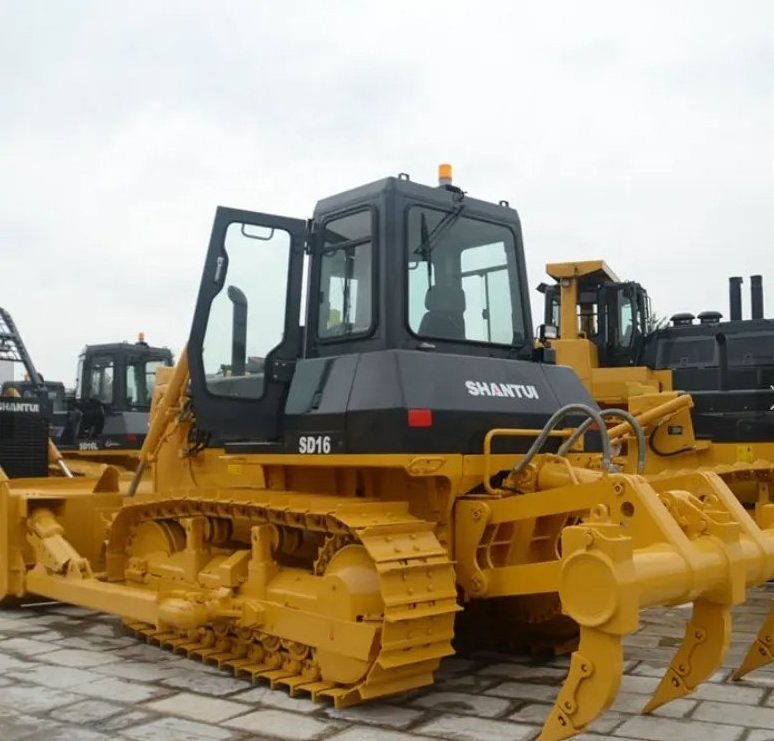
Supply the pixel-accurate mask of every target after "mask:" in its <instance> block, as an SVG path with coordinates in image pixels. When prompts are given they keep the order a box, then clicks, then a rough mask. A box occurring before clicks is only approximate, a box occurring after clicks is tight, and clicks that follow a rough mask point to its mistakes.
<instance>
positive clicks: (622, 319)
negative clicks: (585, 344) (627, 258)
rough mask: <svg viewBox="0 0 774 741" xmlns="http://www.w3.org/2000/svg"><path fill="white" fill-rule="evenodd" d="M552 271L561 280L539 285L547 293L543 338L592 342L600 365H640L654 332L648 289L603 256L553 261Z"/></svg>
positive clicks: (543, 292) (544, 293)
mask: <svg viewBox="0 0 774 741" xmlns="http://www.w3.org/2000/svg"><path fill="white" fill-rule="evenodd" d="M546 272H547V273H548V274H549V275H550V276H551V277H552V278H554V279H555V280H556V283H555V284H553V285H546V284H545V283H541V284H540V285H539V286H538V291H540V292H541V293H542V294H543V296H544V317H543V321H544V324H543V325H542V327H541V330H540V334H541V336H542V337H543V338H544V339H554V338H556V337H557V336H558V337H561V338H562V339H563V340H573V339H586V340H589V341H590V342H592V343H593V345H594V346H595V348H596V353H597V358H598V365H599V366H600V367H622V366H628V365H634V364H635V363H636V362H637V358H638V357H639V354H640V353H641V350H642V345H643V341H644V339H645V336H646V335H647V332H648V322H649V316H650V301H649V298H648V294H647V292H646V290H645V289H644V288H643V287H642V286H641V285H640V284H639V283H635V282H633V281H621V280H619V279H618V277H617V276H616V275H615V273H613V271H612V270H611V269H610V268H609V267H608V266H607V265H606V264H605V263H604V262H603V261H602V260H589V261H586V262H574V263H553V264H549V265H547V266H546ZM563 303H564V304H565V305H566V307H567V308H566V310H563V309H562V305H563Z"/></svg>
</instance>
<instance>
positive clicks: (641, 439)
mask: <svg viewBox="0 0 774 741" xmlns="http://www.w3.org/2000/svg"><path fill="white" fill-rule="evenodd" d="M600 415H601V416H602V417H621V418H622V419H625V420H626V421H627V422H628V423H629V425H631V428H632V430H634V435H635V437H636V438H637V473H644V471H645V457H646V455H647V443H646V440H645V430H643V429H642V425H641V424H640V423H639V422H638V421H637V418H636V417H635V416H634V415H633V414H631V413H630V412H627V411H626V410H625V409H602V410H601V411H600ZM592 422H593V420H592V419H591V418H589V419H586V420H584V421H583V423H582V424H581V425H579V426H578V429H577V430H575V432H573V433H572V435H570V437H569V438H567V440H565V441H564V442H563V443H562V445H561V447H560V448H559V451H558V453H559V455H566V454H567V451H568V450H569V449H570V448H571V447H572V446H573V445H575V443H576V442H577V441H578V439H579V438H580V436H581V435H583V433H584V432H586V430H588V428H589V427H590V426H591V424H592Z"/></svg>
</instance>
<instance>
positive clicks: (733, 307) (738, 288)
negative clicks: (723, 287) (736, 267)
mask: <svg viewBox="0 0 774 741" xmlns="http://www.w3.org/2000/svg"><path fill="white" fill-rule="evenodd" d="M742 282H743V279H742V278H741V277H740V276H734V277H733V278H729V279H728V303H729V314H730V315H731V316H730V317H729V318H730V319H731V321H732V322H735V321H738V320H740V319H741V318H742Z"/></svg>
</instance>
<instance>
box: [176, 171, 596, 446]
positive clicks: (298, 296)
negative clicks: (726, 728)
mask: <svg viewBox="0 0 774 741" xmlns="http://www.w3.org/2000/svg"><path fill="white" fill-rule="evenodd" d="M302 314H303V319H302ZM530 327H531V316H530V310H529V301H528V289H527V283H526V270H525V262H524V253H523V247H522V241H521V229H520V224H519V218H518V215H517V213H516V211H514V210H513V209H511V208H509V206H508V204H507V203H506V202H505V201H501V202H500V203H499V204H494V203H489V202H486V201H481V200H477V199H473V198H470V197H468V196H467V195H466V194H465V193H463V191H462V190H460V189H459V188H457V187H455V186H453V185H452V184H451V178H450V174H449V173H447V172H446V171H444V172H443V173H442V177H441V178H440V184H439V187H437V188H436V187H429V186H426V185H420V184H417V183H414V182H412V181H411V180H410V179H409V178H408V177H407V176H405V175H401V176H399V177H397V178H394V177H390V178H386V179H383V180H380V181H377V182H374V183H370V184H368V185H364V186H362V187H359V188H355V189H353V190H349V191H346V192H344V193H341V194H339V195H336V196H332V197H330V198H326V199H323V200H322V201H320V202H319V203H318V204H317V207H316V209H315V211H314V215H313V217H312V218H311V219H309V220H302V219H291V218H284V217H279V216H274V215H269V214H260V213H253V212H247V211H239V210H234V209H228V208H219V209H218V210H217V213H216V217H215V223H214V227H213V232H212V237H211V241H210V246H209V251H208V256H207V259H206V263H205V268H204V275H203V278H202V283H201V287H200V291H199V297H198V300H197V306H196V310H195V314H194V321H193V326H192V330H191V336H190V340H189V345H188V347H189V351H188V354H189V366H190V373H191V394H192V397H193V406H194V410H195V414H196V419H197V424H198V426H199V428H200V431H202V432H204V433H206V435H207V436H208V439H212V440H216V441H218V442H220V443H224V444H226V446H227V449H233V450H234V451H237V450H238V451H242V452H248V451H251V450H255V451H258V450H261V451H264V450H267V449H275V450H278V451H283V452H296V453H332V452H366V451H380V452H399V451H400V452H403V451H406V450H431V449H432V450H437V451H441V450H446V451H459V452H465V451H469V452H480V450H481V444H482V440H483V436H484V435H485V433H486V431H487V430H488V429H490V428H491V427H493V426H496V421H497V419H498V418H499V419H500V421H501V422H502V423H503V424H506V422H507V423H508V424H509V425H511V426H513V425H514V424H515V425H517V426H526V425H531V426H537V427H540V426H541V425H542V423H543V422H544V421H545V419H547V418H548V417H549V416H550V414H551V413H552V412H553V411H555V410H556V409H557V408H559V406H560V405H561V404H562V403H564V402H566V401H570V400H577V399H582V400H588V401H589V402H590V399H589V397H588V396H587V394H586V393H585V392H584V391H583V388H582V386H581V384H580V382H579V381H578V380H577V378H576V377H575V375H574V374H573V373H572V372H571V371H569V370H567V369H558V368H547V367H544V366H541V365H538V364H536V363H533V362H529V361H531V360H532V358H533V353H534V350H533V338H532V333H531V330H530ZM519 361H521V362H519ZM549 374H551V377H550V378H549V377H548V376H549ZM514 444H515V445H516V444H517V443H514ZM518 444H521V443H518Z"/></svg>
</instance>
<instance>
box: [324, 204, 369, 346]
mask: <svg viewBox="0 0 774 741" xmlns="http://www.w3.org/2000/svg"><path fill="white" fill-rule="evenodd" d="M372 222H373V219H372V214H371V211H370V209H368V210H364V211H358V212H356V213H353V214H348V215H347V216H342V217H340V218H336V219H333V220H331V221H328V222H326V223H325V224H324V225H323V245H322V259H321V261H320V313H319V319H318V323H317V336H318V337H319V338H320V339H333V338H336V339H346V338H348V337H356V336H363V335H365V334H368V333H370V332H371V330H372V329H373V324H374V297H373V244H372V233H373V223H372Z"/></svg>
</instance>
